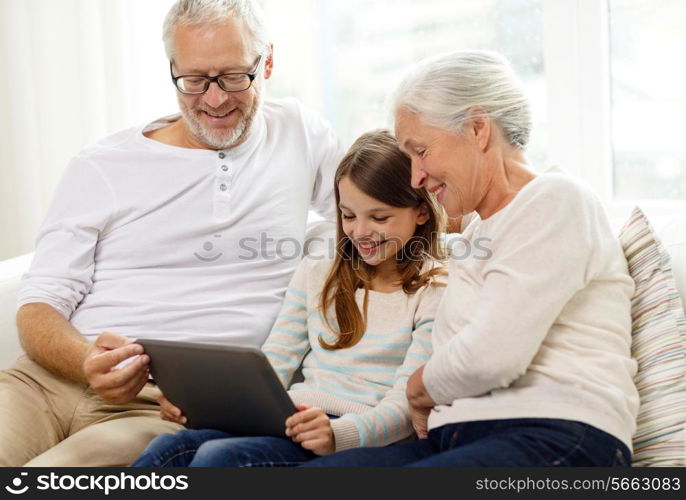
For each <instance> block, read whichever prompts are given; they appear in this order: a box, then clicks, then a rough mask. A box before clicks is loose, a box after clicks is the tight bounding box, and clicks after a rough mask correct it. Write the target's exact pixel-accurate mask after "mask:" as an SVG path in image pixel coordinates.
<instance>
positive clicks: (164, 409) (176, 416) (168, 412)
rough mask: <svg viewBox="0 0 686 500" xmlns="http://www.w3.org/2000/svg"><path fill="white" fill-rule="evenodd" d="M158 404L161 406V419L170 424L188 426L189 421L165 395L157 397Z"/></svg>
mask: <svg viewBox="0 0 686 500" xmlns="http://www.w3.org/2000/svg"><path fill="white" fill-rule="evenodd" d="M157 402H158V403H159V404H160V418H161V419H162V420H166V421H168V422H174V423H177V424H181V425H186V422H188V419H187V418H186V417H184V416H183V413H181V410H179V409H178V408H177V407H176V406H174V405H173V404H171V403H170V402H169V400H168V399H167V398H165V397H164V394H160V395H159V396H158V397H157Z"/></svg>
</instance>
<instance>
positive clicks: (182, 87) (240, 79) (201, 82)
mask: <svg viewBox="0 0 686 500" xmlns="http://www.w3.org/2000/svg"><path fill="white" fill-rule="evenodd" d="M261 62H262V56H260V57H259V58H258V59H257V64H256V65H255V69H254V70H253V71H252V72H251V73H225V74H223V75H217V76H201V75H181V76H174V70H173V69H172V66H173V63H172V62H171V61H170V62H169V72H170V73H171V77H172V81H173V82H174V85H176V88H177V89H179V92H181V93H182V94H191V95H198V94H204V93H205V92H207V90H208V89H209V88H210V84H211V83H212V82H217V85H219V88H221V89H222V90H223V91H224V92H243V91H244V90H248V89H249V88H250V86H251V85H252V82H253V81H254V80H255V78H257V72H258V69H259V68H260V63H261Z"/></svg>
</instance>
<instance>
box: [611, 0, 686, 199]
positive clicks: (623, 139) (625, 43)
mask: <svg viewBox="0 0 686 500" xmlns="http://www.w3.org/2000/svg"><path fill="white" fill-rule="evenodd" d="M609 5H610V33H611V72H612V132H613V133H612V142H613V150H614V188H615V198H616V199H619V200H635V199H662V200H669V199H671V200H677V199H681V200H686V137H685V134H686V127H684V117H685V116H686V65H684V58H685V57H686V56H684V48H686V29H685V27H686V8H684V2H683V0H662V1H661V2H659V5H658V4H656V3H655V2H652V1H650V0H611V1H610V4H609Z"/></svg>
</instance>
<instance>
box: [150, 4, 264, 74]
mask: <svg viewBox="0 0 686 500" xmlns="http://www.w3.org/2000/svg"><path fill="white" fill-rule="evenodd" d="M230 18H236V19H242V20H243V21H245V23H246V25H247V26H248V30H249V31H250V34H251V38H252V39H251V46H250V48H251V49H252V50H253V51H254V52H255V55H260V54H264V53H265V52H266V50H267V47H268V46H269V36H268V33H267V27H266V25H265V22H264V16H263V14H262V9H261V8H260V5H259V4H258V3H257V2H256V1H253V0H178V1H177V2H176V3H175V4H174V5H173V6H172V8H171V9H170V10H169V13H168V14H167V17H166V19H165V20H164V28H163V32H162V40H163V41H164V49H165V51H166V52H167V57H168V58H169V60H170V61H173V60H174V55H175V47H174V32H175V30H176V28H177V27H178V26H180V25H185V26H201V25H209V26H211V25H217V24H221V23H223V22H224V21H226V20H227V19H230Z"/></svg>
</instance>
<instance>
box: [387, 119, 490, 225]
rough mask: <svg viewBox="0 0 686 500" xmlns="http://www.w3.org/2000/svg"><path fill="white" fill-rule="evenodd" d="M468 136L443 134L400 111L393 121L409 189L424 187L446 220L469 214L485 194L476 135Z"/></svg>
mask: <svg viewBox="0 0 686 500" xmlns="http://www.w3.org/2000/svg"><path fill="white" fill-rule="evenodd" d="M470 132H472V131H470V130H467V131H466V132H465V133H462V134H455V133H451V132H447V131H446V130H444V129H442V128H438V127H434V126H431V125H428V124H427V123H426V122H424V120H422V119H421V117H419V116H418V115H417V114H414V113H410V112H407V111H402V110H401V111H399V112H398V114H397V115H396V118H395V134H396V137H397V138H398V144H399V145H400V149H402V150H403V151H404V152H405V153H406V154H407V155H408V156H409V157H410V159H411V160H412V187H414V188H415V189H418V188H421V187H426V189H427V190H428V191H429V192H430V193H431V194H432V195H433V196H435V197H436V199H437V200H438V202H439V203H440V204H441V205H443V207H444V208H445V210H446V212H447V213H448V216H449V217H460V216H462V215H466V214H468V213H470V212H473V211H474V210H476V207H477V206H478V205H479V203H480V202H481V200H482V199H483V197H484V196H485V193H486V189H485V185H484V184H485V181H484V175H483V174H484V172H483V168H481V162H482V155H481V154H480V150H479V147H478V140H477V137H476V135H477V132H474V133H470Z"/></svg>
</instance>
